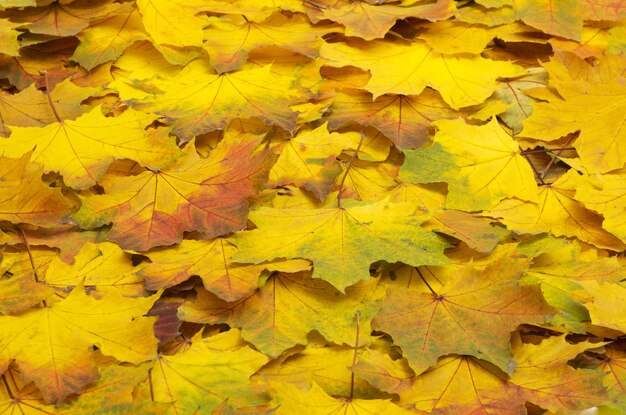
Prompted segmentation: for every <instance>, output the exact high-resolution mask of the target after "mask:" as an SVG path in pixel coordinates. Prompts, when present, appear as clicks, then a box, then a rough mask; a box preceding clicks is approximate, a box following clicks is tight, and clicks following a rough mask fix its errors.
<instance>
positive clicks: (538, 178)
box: [522, 153, 546, 186]
mask: <svg viewBox="0 0 626 415" xmlns="http://www.w3.org/2000/svg"><path fill="white" fill-rule="evenodd" d="M522 156H524V158H525V159H526V161H527V162H528V164H529V165H530V168H531V169H533V173H535V177H536V178H537V180H539V183H541V185H542V186H545V185H546V182H544V181H543V177H541V176H542V175H541V174H539V172H538V171H537V169H536V168H535V165H534V164H533V163H532V162H531V161H530V159H529V158H528V155H527V154H524V153H522Z"/></svg>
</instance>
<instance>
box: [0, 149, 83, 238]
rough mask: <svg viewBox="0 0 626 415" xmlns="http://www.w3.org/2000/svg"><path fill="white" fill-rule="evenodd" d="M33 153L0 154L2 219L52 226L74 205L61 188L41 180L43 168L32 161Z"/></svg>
mask: <svg viewBox="0 0 626 415" xmlns="http://www.w3.org/2000/svg"><path fill="white" fill-rule="evenodd" d="M31 155H32V153H31V152H27V153H26V154H24V155H23V156H22V157H20V158H19V159H16V158H9V157H0V220H5V221H9V222H13V223H31V224H34V225H39V226H52V225H53V224H54V223H58V222H60V221H62V220H63V218H64V216H65V215H67V214H69V213H70V212H71V211H72V210H73V205H72V203H71V202H70V201H69V200H68V199H66V198H65V197H64V196H63V194H62V193H61V190H60V189H58V188H56V189H55V188H52V187H49V186H47V185H46V184H45V183H44V182H43V181H42V180H41V174H42V168H41V166H40V165H39V164H37V163H34V162H30V161H29V160H30V158H31Z"/></svg>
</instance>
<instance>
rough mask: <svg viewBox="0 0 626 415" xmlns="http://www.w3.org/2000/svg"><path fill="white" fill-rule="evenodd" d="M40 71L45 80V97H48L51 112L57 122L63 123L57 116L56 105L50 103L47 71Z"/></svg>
mask: <svg viewBox="0 0 626 415" xmlns="http://www.w3.org/2000/svg"><path fill="white" fill-rule="evenodd" d="M42 72H43V78H44V80H45V82H46V98H48V104H50V108H52V113H53V114H54V118H56V119H57V121H58V122H59V124H63V120H62V119H61V117H60V116H59V113H58V112H57V109H56V107H55V106H54V104H53V103H52V97H51V96H50V82H49V81H48V71H42Z"/></svg>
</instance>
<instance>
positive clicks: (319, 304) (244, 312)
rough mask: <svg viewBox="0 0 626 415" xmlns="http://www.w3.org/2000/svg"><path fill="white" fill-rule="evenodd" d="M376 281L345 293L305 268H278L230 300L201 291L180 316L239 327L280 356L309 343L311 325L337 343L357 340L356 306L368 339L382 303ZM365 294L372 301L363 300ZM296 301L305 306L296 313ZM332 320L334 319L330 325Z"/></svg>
mask: <svg viewBox="0 0 626 415" xmlns="http://www.w3.org/2000/svg"><path fill="white" fill-rule="evenodd" d="M375 284H376V282H375V280H369V281H365V282H362V283H361V284H360V285H356V286H353V287H350V288H348V289H346V293H345V295H341V294H340V293H339V292H338V291H337V290H336V289H335V288H334V287H333V286H332V285H330V284H329V283H328V282H326V281H323V280H319V279H311V278H306V277H303V276H302V275H301V274H300V275H299V274H294V275H292V274H284V273H276V274H273V275H272V276H271V277H270V278H268V279H267V281H266V282H265V285H264V286H263V288H261V289H260V290H259V291H257V292H255V293H253V294H251V295H249V296H247V297H245V298H242V299H239V300H238V301H235V302H232V303H229V302H226V301H224V300H222V299H220V298H218V297H215V296H214V295H212V294H208V293H205V292H203V291H199V292H198V297H197V299H196V301H194V302H193V303H187V304H184V305H183V306H181V308H180V316H181V319H182V320H184V321H192V322H196V323H227V324H229V325H230V326H232V327H241V330H242V336H243V337H244V338H245V339H246V340H249V341H252V342H253V343H254V344H255V345H256V346H257V347H258V348H259V349H260V350H261V351H263V352H264V353H266V354H268V355H270V356H278V355H279V354H280V353H282V352H283V351H284V350H286V349H288V348H289V347H292V346H295V345H297V344H305V343H306V338H307V337H306V336H307V334H309V332H310V331H311V330H317V331H318V332H320V333H321V334H322V335H323V336H324V337H326V338H327V339H328V340H329V341H333V342H335V343H340V344H341V343H348V344H349V343H352V342H354V338H355V335H354V333H353V332H352V330H350V329H351V328H352V327H355V321H354V315H355V313H356V312H357V311H359V312H360V313H361V314H362V316H363V321H364V323H363V326H364V327H363V329H362V333H363V334H362V336H364V337H365V339H366V338H367V337H366V336H367V333H369V332H370V331H371V330H368V326H369V324H368V323H365V322H368V321H369V320H371V318H372V317H373V315H374V314H375V313H376V312H377V311H378V308H379V306H378V304H376V303H375V302H374V301H372V300H375V299H376V298H380V296H381V295H380V293H377V292H376V290H375ZM365 299H369V300H370V303H372V304H370V305H367V306H366V305H364V304H363V302H364V301H365ZM294 301H296V302H297V303H298V304H301V306H302V309H301V310H300V311H299V312H298V314H296V315H295V316H294V313H293V304H294ZM331 320H332V321H333V324H332V325H330V326H329V325H327V324H326V322H327V321H331ZM365 339H364V340H363V342H365Z"/></svg>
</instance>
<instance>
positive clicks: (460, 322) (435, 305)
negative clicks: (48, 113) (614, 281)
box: [372, 258, 552, 374]
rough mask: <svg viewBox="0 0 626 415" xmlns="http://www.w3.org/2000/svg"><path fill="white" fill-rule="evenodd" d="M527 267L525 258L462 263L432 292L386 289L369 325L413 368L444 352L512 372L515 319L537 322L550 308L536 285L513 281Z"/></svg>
mask: <svg viewBox="0 0 626 415" xmlns="http://www.w3.org/2000/svg"><path fill="white" fill-rule="evenodd" d="M527 268H528V260H521V259H517V260H516V259H509V258H507V261H503V260H500V261H498V262H495V263H493V264H491V265H490V266H488V267H487V268H486V269H482V270H478V269H473V268H466V269H464V270H463V271H460V272H458V273H457V274H455V275H454V276H453V277H452V279H450V280H449V281H447V282H446V283H445V284H444V285H443V287H441V289H439V290H437V291H438V292H437V293H435V291H433V292H432V293H419V292H411V291H407V290H405V289H398V288H390V289H389V292H388V297H387V299H386V300H385V304H384V305H383V308H382V310H381V312H380V313H378V315H377V316H376V317H375V318H374V320H373V322H372V327H373V329H374V330H379V331H384V332H386V333H388V334H390V335H391V336H392V337H393V340H394V343H395V344H397V345H398V346H400V347H402V349H403V350H404V353H405V355H406V357H407V359H408V360H409V363H410V364H411V367H412V368H413V369H414V370H415V371H416V372H417V373H420V372H423V371H424V370H425V369H426V368H428V367H429V366H432V365H434V364H435V363H436V362H437V359H438V358H439V357H441V356H444V355H447V354H450V353H457V354H465V355H472V356H476V357H478V358H481V359H484V360H487V361H489V362H491V363H493V364H495V365H497V366H498V367H499V368H501V369H502V370H503V371H504V372H506V373H509V374H510V373H513V370H514V368H515V362H514V360H513V355H512V354H511V349H510V338H511V332H512V331H514V330H515V329H516V328H517V327H518V326H519V325H520V324H534V323H540V322H543V321H544V320H546V318H547V317H549V315H550V313H551V312H552V308H551V307H550V306H548V305H547V304H546V303H545V301H544V299H543V297H542V296H541V292H540V290H539V287H537V286H520V285H519V284H518V281H517V277H518V276H519V275H520V274H521V273H522V272H524V271H525V270H526V269H527ZM426 281H427V280H426Z"/></svg>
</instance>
